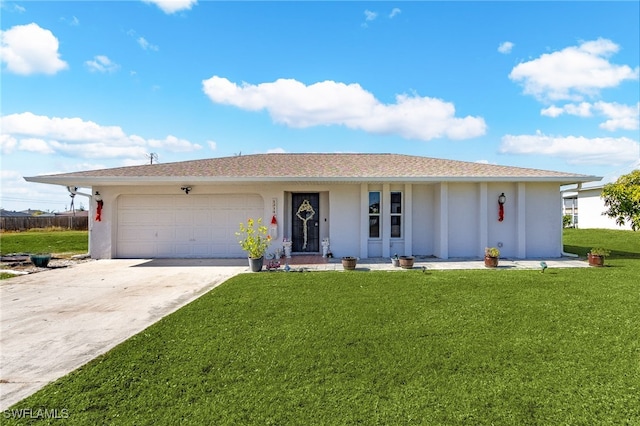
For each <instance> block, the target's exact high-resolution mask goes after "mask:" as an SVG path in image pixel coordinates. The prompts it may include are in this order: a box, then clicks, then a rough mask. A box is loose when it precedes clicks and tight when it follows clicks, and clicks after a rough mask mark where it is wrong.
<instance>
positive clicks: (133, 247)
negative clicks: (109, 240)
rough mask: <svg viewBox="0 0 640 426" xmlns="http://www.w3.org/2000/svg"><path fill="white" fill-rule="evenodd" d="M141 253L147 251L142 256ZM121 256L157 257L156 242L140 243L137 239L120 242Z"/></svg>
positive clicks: (119, 251)
mask: <svg viewBox="0 0 640 426" xmlns="http://www.w3.org/2000/svg"><path fill="white" fill-rule="evenodd" d="M140 253H147V255H145V256H140ZM118 256H119V257H149V258H151V257H157V251H156V244H154V243H139V242H135V241H123V242H120V243H118Z"/></svg>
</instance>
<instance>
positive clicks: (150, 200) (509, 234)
mask: <svg viewBox="0 0 640 426" xmlns="http://www.w3.org/2000/svg"><path fill="white" fill-rule="evenodd" d="M25 179H26V180H27V181H29V182H40V183H47V184H54V185H63V186H66V187H71V189H72V190H73V188H90V193H91V194H92V195H93V199H92V201H91V203H90V205H91V208H90V209H91V222H90V227H89V229H90V241H89V242H90V254H91V257H93V258H98V259H109V258H160V257H175V258H189V257H205V258H208V257H221V258H224V257H243V256H244V252H242V250H241V249H240V247H239V245H238V243H237V240H236V236H235V232H236V231H237V230H238V225H239V223H240V222H246V220H247V219H248V218H254V219H256V218H259V217H261V218H263V220H264V221H265V223H266V224H267V225H270V226H271V223H272V221H275V222H276V223H275V224H274V226H273V227H272V228H271V231H270V232H272V235H273V236H274V237H275V238H274V242H273V243H272V247H271V248H272V251H275V249H276V248H282V239H283V238H286V239H289V240H290V241H291V242H292V251H293V253H294V254H295V253H320V251H321V244H322V241H323V240H326V239H328V240H329V244H330V250H331V252H332V253H333V255H334V256H336V257H340V256H357V257H361V258H372V257H388V256H391V255H393V254H395V253H397V254H399V255H415V256H420V255H424V256H435V257H438V258H442V259H448V258H479V257H482V256H483V255H484V249H485V247H488V246H497V247H500V250H501V252H502V257H512V258H536V257H549V258H551V257H560V256H561V255H562V221H561V216H560V214H559V208H560V206H561V203H562V198H561V193H560V186H561V185H567V184H574V183H581V182H589V181H594V180H599V178H597V177H594V176H586V175H580V174H572V173H562V172H555V171H545V170H537V169H527V168H518V167H508V166H499V165H491V164H480V163H470V162H461V161H453V160H445V159H436V158H428V157H419V156H409V155H398V154H257V155H243V156H234V157H223V158H212V159H205V160H194V161H184V162H176V163H166V164H152V165H142V166H131V167H119V168H111V169H104V170H91V171H82V172H75V173H64V174H55V175H44V176H35V177H26V178H25ZM96 194H99V195H96ZM501 194H504V196H505V198H506V201H505V202H504V204H503V214H504V215H503V220H499V204H498V197H499V196H500V195H501ZM98 201H101V203H98ZM98 204H101V209H100V210H101V211H100V220H99V221H98V220H96V214H97V213H98V212H97V206H98Z"/></svg>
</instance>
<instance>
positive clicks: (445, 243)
mask: <svg viewBox="0 0 640 426" xmlns="http://www.w3.org/2000/svg"><path fill="white" fill-rule="evenodd" d="M439 201H440V241H439V251H440V258H441V259H448V258H449V184H448V183H447V182H442V183H440V200H439Z"/></svg>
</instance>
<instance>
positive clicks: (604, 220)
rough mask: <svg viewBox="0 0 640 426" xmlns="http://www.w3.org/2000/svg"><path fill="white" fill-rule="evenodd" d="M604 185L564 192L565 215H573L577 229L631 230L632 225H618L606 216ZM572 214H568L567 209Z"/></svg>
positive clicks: (626, 223)
mask: <svg viewBox="0 0 640 426" xmlns="http://www.w3.org/2000/svg"><path fill="white" fill-rule="evenodd" d="M603 188H604V185H598V186H588V187H581V186H578V188H577V189H574V190H569V191H566V192H563V195H562V197H563V199H564V205H565V212H566V213H565V214H571V215H572V218H573V221H572V223H573V226H574V227H576V228H582V229H590V228H601V229H619V230H631V223H629V222H625V224H624V225H622V226H621V225H618V224H617V223H616V220H615V219H614V218H612V217H609V216H607V215H605V214H604V212H605V211H606V210H607V206H605V204H604V199H603V198H602V189H603ZM568 206H570V207H569V210H570V211H571V213H569V212H568V210H567V207H568Z"/></svg>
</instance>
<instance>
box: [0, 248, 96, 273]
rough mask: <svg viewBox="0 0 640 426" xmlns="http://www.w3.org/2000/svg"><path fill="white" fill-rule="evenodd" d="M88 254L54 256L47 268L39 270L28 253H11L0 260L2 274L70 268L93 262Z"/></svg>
mask: <svg viewBox="0 0 640 426" xmlns="http://www.w3.org/2000/svg"><path fill="white" fill-rule="evenodd" d="M93 260H94V259H91V258H90V257H89V255H88V254H79V255H73V256H65V255H58V254H55V253H54V254H52V255H51V260H50V261H49V264H48V265H47V267H46V268H38V267H36V266H35V265H34V264H33V263H31V260H30V259H29V254H28V253H11V254H7V255H4V256H2V258H0V272H7V273H15V274H16V275H24V274H33V273H36V272H44V271H50V270H52V269H58V268H68V267H71V266H74V265H77V264H79V263H86V262H92V261H93Z"/></svg>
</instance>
